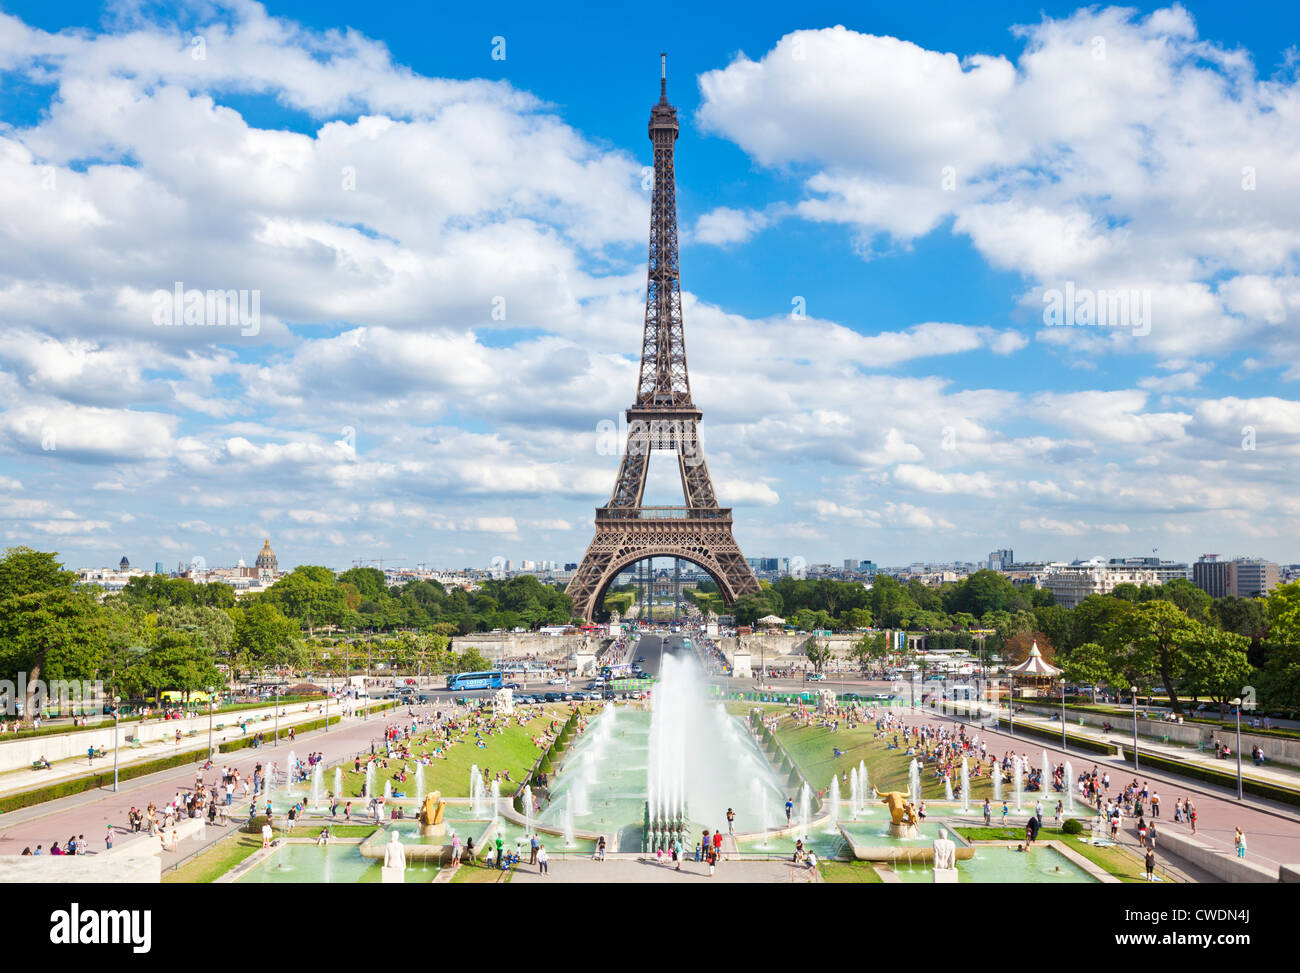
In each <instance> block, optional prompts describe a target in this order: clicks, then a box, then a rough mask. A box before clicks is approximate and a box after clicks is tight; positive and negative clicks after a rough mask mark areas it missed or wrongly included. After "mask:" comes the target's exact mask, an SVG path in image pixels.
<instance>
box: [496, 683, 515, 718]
mask: <svg viewBox="0 0 1300 973" xmlns="http://www.w3.org/2000/svg"><path fill="white" fill-rule="evenodd" d="M514 711H515V691H514V690H513V689H506V688H504V687H502V688H501V689H498V690H497V691H496V692H495V693H493V694H492V712H493V713H513V712H514Z"/></svg>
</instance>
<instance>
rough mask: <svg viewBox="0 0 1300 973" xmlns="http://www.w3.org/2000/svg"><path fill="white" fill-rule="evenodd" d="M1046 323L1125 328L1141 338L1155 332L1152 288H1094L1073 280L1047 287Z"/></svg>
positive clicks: (1054, 326)
mask: <svg viewBox="0 0 1300 973" xmlns="http://www.w3.org/2000/svg"><path fill="white" fill-rule="evenodd" d="M1043 323H1044V324H1046V325H1047V326H1048V327H1049V328H1072V327H1080V328H1086V327H1097V328H1123V329H1127V330H1130V331H1132V332H1133V336H1134V337H1137V338H1141V337H1144V336H1145V335H1148V334H1150V333H1151V292H1150V291H1149V290H1137V289H1136V288H1120V289H1117V290H1094V289H1093V288H1090V287H1075V286H1074V281H1072V280H1069V281H1066V282H1065V287H1064V289H1060V288H1055V287H1053V288H1049V289H1047V290H1045V291H1043Z"/></svg>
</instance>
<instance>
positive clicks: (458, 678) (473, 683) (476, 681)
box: [447, 672, 502, 689]
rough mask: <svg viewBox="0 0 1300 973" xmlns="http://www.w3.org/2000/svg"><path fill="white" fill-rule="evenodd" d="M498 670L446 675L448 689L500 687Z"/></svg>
mask: <svg viewBox="0 0 1300 973" xmlns="http://www.w3.org/2000/svg"><path fill="white" fill-rule="evenodd" d="M501 686H502V678H501V673H500V672H462V673H458V674H457V675H454V676H448V677H447V688H448V689H500V688H501Z"/></svg>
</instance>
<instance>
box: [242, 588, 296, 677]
mask: <svg viewBox="0 0 1300 973" xmlns="http://www.w3.org/2000/svg"><path fill="white" fill-rule="evenodd" d="M299 645H300V640H299V632H298V626H297V625H295V624H294V623H293V622H292V621H290V620H289V619H288V618H285V617H284V615H283V614H281V612H280V610H279V609H278V608H276V607H275V605H272V604H270V603H268V602H265V601H260V600H259V601H253V602H249V603H248V604H247V605H246V606H244V607H243V608H242V609H240V610H238V614H237V616H236V618H235V637H234V643H233V647H234V651H235V657H236V658H237V659H238V663H239V666H240V667H242V668H249V669H251V668H260V667H266V666H276V665H281V664H283V663H284V662H287V661H289V660H291V659H292V658H294V656H295V654H296V649H297V648H298V646H299Z"/></svg>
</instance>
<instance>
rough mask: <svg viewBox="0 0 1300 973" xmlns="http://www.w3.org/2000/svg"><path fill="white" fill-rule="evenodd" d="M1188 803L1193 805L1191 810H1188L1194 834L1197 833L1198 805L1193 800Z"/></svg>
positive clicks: (1188, 818) (1188, 817)
mask: <svg viewBox="0 0 1300 973" xmlns="http://www.w3.org/2000/svg"><path fill="white" fill-rule="evenodd" d="M1187 803H1188V804H1189V805H1190V806H1191V810H1190V811H1188V812H1187V820H1188V821H1190V822H1191V825H1192V834H1196V805H1195V804H1192V802H1191V801H1188V802H1187Z"/></svg>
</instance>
